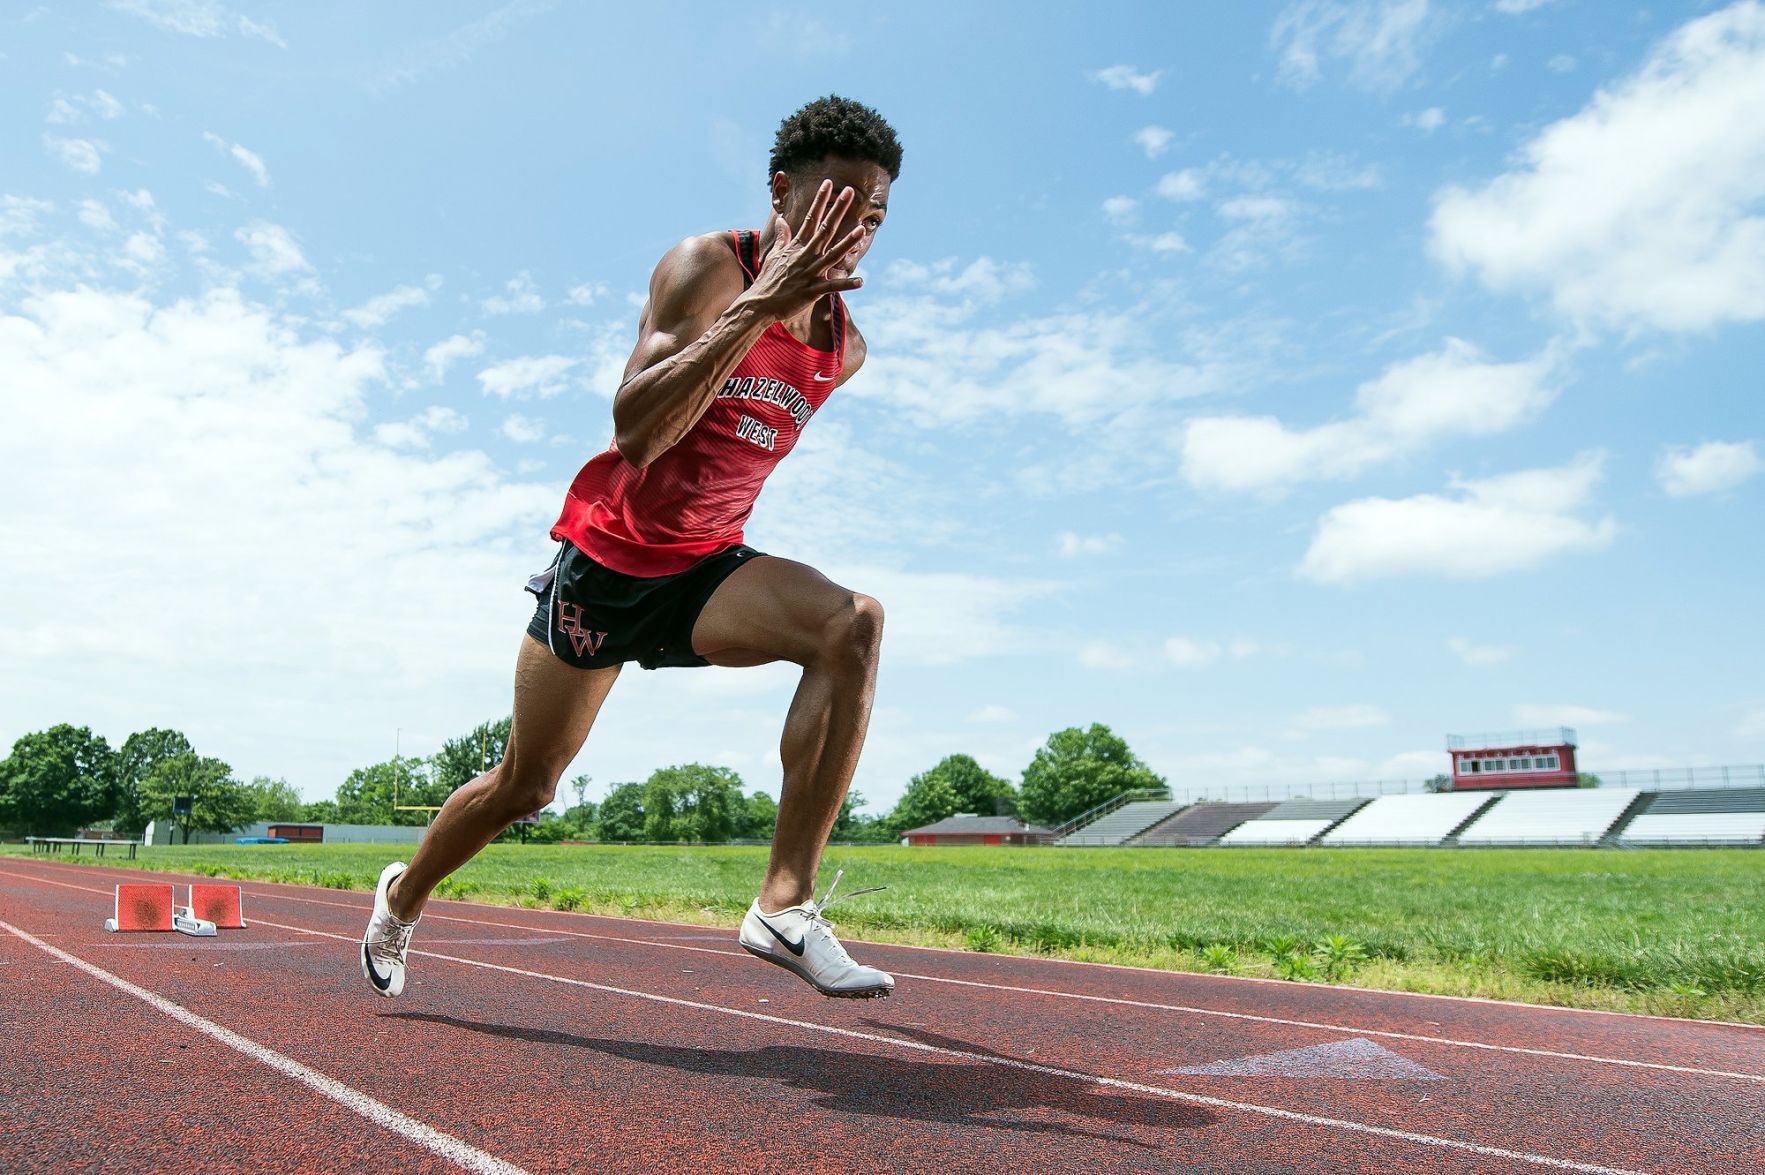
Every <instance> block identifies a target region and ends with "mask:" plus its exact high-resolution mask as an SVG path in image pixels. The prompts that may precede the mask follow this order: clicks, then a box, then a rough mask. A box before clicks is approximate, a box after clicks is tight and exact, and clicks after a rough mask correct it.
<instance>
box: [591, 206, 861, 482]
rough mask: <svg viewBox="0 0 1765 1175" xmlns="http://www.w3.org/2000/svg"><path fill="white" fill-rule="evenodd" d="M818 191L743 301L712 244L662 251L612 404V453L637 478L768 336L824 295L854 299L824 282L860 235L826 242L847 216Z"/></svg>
mask: <svg viewBox="0 0 1765 1175" xmlns="http://www.w3.org/2000/svg"><path fill="white" fill-rule="evenodd" d="M832 191H833V186H832V185H831V184H827V183H824V184H823V185H822V187H821V189H820V191H818V192H817V193H816V196H815V200H814V202H813V203H812V204H811V205H810V207H809V211H808V213H807V214H806V215H805V216H804V218H803V226H802V228H801V229H800V230H799V231H798V232H797V233H795V234H793V233H792V232H791V230H790V226H789V225H787V224H786V223H785V221H784V219H783V218H782V217H779V218H777V220H776V223H775V225H774V228H775V230H776V241H775V244H774V245H773V247H772V250H771V253H770V254H769V259H768V264H767V266H766V268H765V269H764V270H763V271H762V272H761V274H760V277H759V278H758V279H757V280H756V281H755V282H754V284H753V285H752V286H749V287H748V289H747V290H746V291H743V290H742V289H741V286H740V282H741V274H740V270H739V268H738V267H737V266H736V264H735V256H734V254H732V253H731V252H730V251H729V249H728V248H727V247H726V246H725V245H724V244H723V243H722V242H721V241H718V240H715V239H707V238H704V237H694V238H691V239H689V240H686V241H682V242H681V243H680V244H678V245H676V246H675V247H674V248H673V249H670V250H669V251H668V254H667V256H665V257H663V258H662V260H661V263H660V264H658V265H657V266H656V272H655V275H654V276H653V277H652V278H651V280H650V300H649V302H648V303H646V304H645V306H644V310H643V314H642V315H641V316H640V318H639V320H638V324H639V325H638V341H637V346H636V348H635V349H633V351H632V353H631V360H630V362H628V363H627V364H626V365H625V382H624V383H622V384H621V385H620V387H619V391H618V393H617V394H616V395H615V396H614V397H613V443H614V444H615V445H616V446H617V447H618V449H619V453H620V456H622V457H624V458H625V460H626V461H628V462H630V463H631V464H632V465H635V466H637V467H638V468H639V469H642V468H643V467H644V466H646V465H648V464H649V463H650V462H652V461H654V460H655V459H656V458H657V457H659V456H661V455H662V454H663V453H665V452H667V451H668V450H669V449H670V448H672V447H673V446H674V445H676V444H677V443H679V441H680V438H681V437H683V436H685V435H686V434H687V432H688V431H689V430H690V429H691V428H692V426H693V425H695V424H697V423H698V422H699V418H700V417H701V416H703V415H704V414H705V410H706V409H707V408H709V407H710V406H711V402H712V401H713V400H714V399H715V398H716V396H717V389H718V388H719V387H720V386H721V385H722V383H723V381H724V380H725V379H727V378H728V377H729V373H730V372H731V371H733V370H735V366H736V364H738V363H740V362H741V360H742V356H743V355H746V354H747V353H748V351H749V349H750V348H752V347H753V345H754V344H755V342H757V341H758V340H759V338H760V336H761V335H762V334H764V333H765V332H766V328H767V327H768V326H770V325H771V324H772V323H774V322H777V321H778V320H779V319H781V318H788V317H790V316H791V315H793V314H795V313H797V312H798V311H800V310H801V309H802V308H803V307H805V306H807V305H808V304H810V303H811V302H813V301H815V299H817V298H820V297H823V296H825V295H827V294H829V293H834V292H838V291H844V290H853V289H857V288H858V286H860V285H862V284H863V283H862V281H861V280H860V279H858V278H855V277H846V278H839V279H835V280H828V279H827V278H826V276H825V274H826V271H827V268H828V266H830V265H832V264H833V262H834V261H835V260H836V259H837V258H838V257H840V256H841V255H842V254H844V253H845V252H847V251H848V250H850V249H851V247H852V246H853V245H854V244H856V243H857V241H858V237H859V235H860V234H861V233H862V232H863V231H864V227H863V226H862V225H859V226H857V227H856V228H854V229H853V230H852V231H851V232H849V233H847V234H846V235H845V236H844V237H842V238H841V239H840V240H838V241H834V240H830V238H831V237H832V236H833V233H834V230H835V228H836V227H837V226H838V225H839V223H840V220H841V218H842V217H844V215H845V213H846V209H847V207H848V206H850V204H851V202H852V199H853V195H854V193H853V192H852V189H850V188H847V189H846V190H845V191H843V192H841V193H840V197H839V199H838V200H833V199H832V198H831V197H832Z"/></svg>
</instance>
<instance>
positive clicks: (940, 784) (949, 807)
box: [889, 770, 962, 832]
mask: <svg viewBox="0 0 1765 1175" xmlns="http://www.w3.org/2000/svg"><path fill="white" fill-rule="evenodd" d="M960 811H962V798H961V797H960V796H958V795H957V794H956V789H955V788H954V787H952V786H951V784H950V780H949V778H948V777H947V776H945V775H943V774H941V773H939V772H938V771H936V770H933V771H925V772H922V773H920V774H918V775H915V776H914V777H913V778H912V779H911V780H909V781H908V784H907V790H906V791H905V792H903V793H902V795H901V799H900V801H899V802H898V803H897V804H896V805H895V810H894V812H893V813H892V814H891V815H890V816H889V823H890V824H892V825H893V826H894V827H895V829H896V830H897V831H899V832H906V831H907V830H908V829H910V828H924V827H925V826H926V825H928V824H936V823H937V822H938V821H940V820H942V819H943V818H944V817H946V816H954V815H955V814H956V813H958V812H960Z"/></svg>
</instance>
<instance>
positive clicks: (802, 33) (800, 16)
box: [756, 8, 852, 61]
mask: <svg viewBox="0 0 1765 1175" xmlns="http://www.w3.org/2000/svg"><path fill="white" fill-rule="evenodd" d="M813 11H814V10H813V9H798V10H796V11H791V12H787V11H785V10H784V9H780V8H775V9H773V11H772V15H771V17H770V19H769V20H768V22H767V30H766V35H765V36H763V37H761V38H759V39H758V41H756V45H757V46H764V47H765V48H766V49H768V50H771V51H772V52H775V53H776V52H784V53H787V54H789V55H790V56H792V57H800V58H806V59H813V60H816V61H820V60H822V59H823V58H827V57H837V56H839V55H840V54H842V53H845V52H847V51H849V50H850V49H851V48H852V37H851V34H850V33H847V32H845V31H844V30H843V29H839V28H836V27H834V26H833V25H829V24H828V23H826V22H825V21H822V20H819V19H817V18H816V17H815V16H813V15H811V13H812V12H813Z"/></svg>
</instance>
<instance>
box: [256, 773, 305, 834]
mask: <svg viewBox="0 0 1765 1175" xmlns="http://www.w3.org/2000/svg"><path fill="white" fill-rule="evenodd" d="M245 790H246V792H248V793H249V794H250V796H251V803H252V819H253V820H261V821H263V822H264V823H265V824H270V823H279V822H282V821H292V820H299V819H300V813H301V809H302V808H303V807H304V805H303V804H302V803H301V801H300V793H299V792H297V791H295V790H294V787H293V785H292V784H290V783H289V782H288V781H287V780H286V779H271V778H270V777H269V776H267V775H260V776H258V777H257V778H256V779H253V780H252V781H251V782H250V783H248V784H246V785H245Z"/></svg>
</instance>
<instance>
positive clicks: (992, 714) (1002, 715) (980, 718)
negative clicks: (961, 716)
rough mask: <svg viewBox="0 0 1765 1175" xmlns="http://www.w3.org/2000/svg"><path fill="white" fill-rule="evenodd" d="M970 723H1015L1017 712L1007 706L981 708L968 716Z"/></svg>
mask: <svg viewBox="0 0 1765 1175" xmlns="http://www.w3.org/2000/svg"><path fill="white" fill-rule="evenodd" d="M968 720H969V721H970V722H980V723H1006V722H1016V721H1017V711H1015V710H1013V709H1011V707H1009V706H982V707H981V708H980V709H978V710H976V711H974V713H972V714H970V715H969V716H968Z"/></svg>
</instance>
